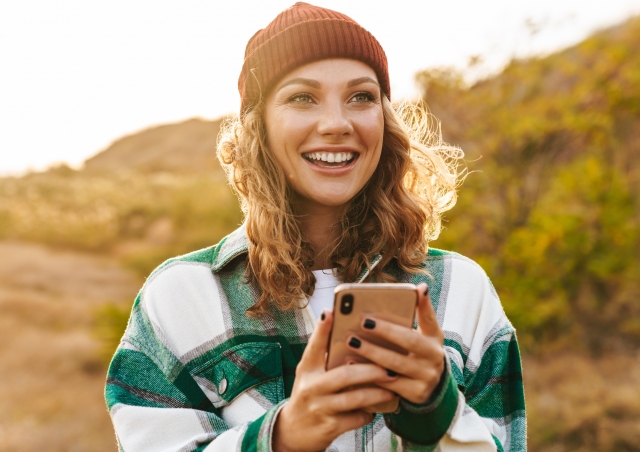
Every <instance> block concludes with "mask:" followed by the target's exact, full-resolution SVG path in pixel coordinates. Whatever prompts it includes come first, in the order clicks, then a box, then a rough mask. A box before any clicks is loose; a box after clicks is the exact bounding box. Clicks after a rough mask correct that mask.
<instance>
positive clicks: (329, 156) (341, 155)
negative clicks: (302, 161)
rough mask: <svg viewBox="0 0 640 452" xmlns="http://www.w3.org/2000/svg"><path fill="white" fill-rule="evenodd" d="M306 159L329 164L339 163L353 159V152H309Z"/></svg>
mask: <svg viewBox="0 0 640 452" xmlns="http://www.w3.org/2000/svg"><path fill="white" fill-rule="evenodd" d="M306 158H308V159H310V160H322V161H323V162H329V163H341V162H346V161H349V160H351V159H353V152H309V153H308V154H306Z"/></svg>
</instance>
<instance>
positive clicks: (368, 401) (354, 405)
mask: <svg viewBox="0 0 640 452" xmlns="http://www.w3.org/2000/svg"><path fill="white" fill-rule="evenodd" d="M397 398H398V396H397V395H396V394H394V393H393V392H392V391H389V390H388V389H384V388H381V387H379V386H370V387H364V388H356V389H352V390H349V391H344V392H341V393H339V394H333V395H330V396H327V397H326V403H327V408H328V409H329V410H330V411H331V412H332V413H344V412H347V411H354V410H360V409H363V408H366V407H369V406H372V405H377V404H378V403H384V402H390V401H391V400H394V399H397Z"/></svg>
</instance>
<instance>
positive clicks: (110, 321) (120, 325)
mask: <svg viewBox="0 0 640 452" xmlns="http://www.w3.org/2000/svg"><path fill="white" fill-rule="evenodd" d="M130 312H131V306H130V305H126V304H116V303H105V304H104V305H102V306H100V307H98V308H97V309H96V310H95V312H94V325H95V326H94V329H93V332H94V335H95V336H96V338H97V339H98V340H100V343H101V349H100V352H99V355H100V359H101V361H102V362H103V363H105V364H108V363H109V361H111V357H112V356H113V352H114V350H115V349H116V348H117V347H118V344H119V343H120V338H121V337H122V335H123V334H124V330H125V329H126V328H127V322H128V320H129V314H130Z"/></svg>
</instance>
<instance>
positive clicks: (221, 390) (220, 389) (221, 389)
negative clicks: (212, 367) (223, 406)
mask: <svg viewBox="0 0 640 452" xmlns="http://www.w3.org/2000/svg"><path fill="white" fill-rule="evenodd" d="M228 384H229V383H228V382H227V379H226V378H223V379H222V380H220V383H219V384H218V394H220V395H222V394H224V393H225V391H226V390H227V386H228Z"/></svg>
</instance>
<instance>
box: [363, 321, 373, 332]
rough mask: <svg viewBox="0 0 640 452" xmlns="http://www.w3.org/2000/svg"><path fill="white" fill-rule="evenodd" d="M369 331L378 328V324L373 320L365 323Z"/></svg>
mask: <svg viewBox="0 0 640 452" xmlns="http://www.w3.org/2000/svg"><path fill="white" fill-rule="evenodd" d="M363 326H364V327H365V328H366V329H367V330H372V329H374V328H375V327H376V322H375V320H371V319H365V321H364V325H363Z"/></svg>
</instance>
